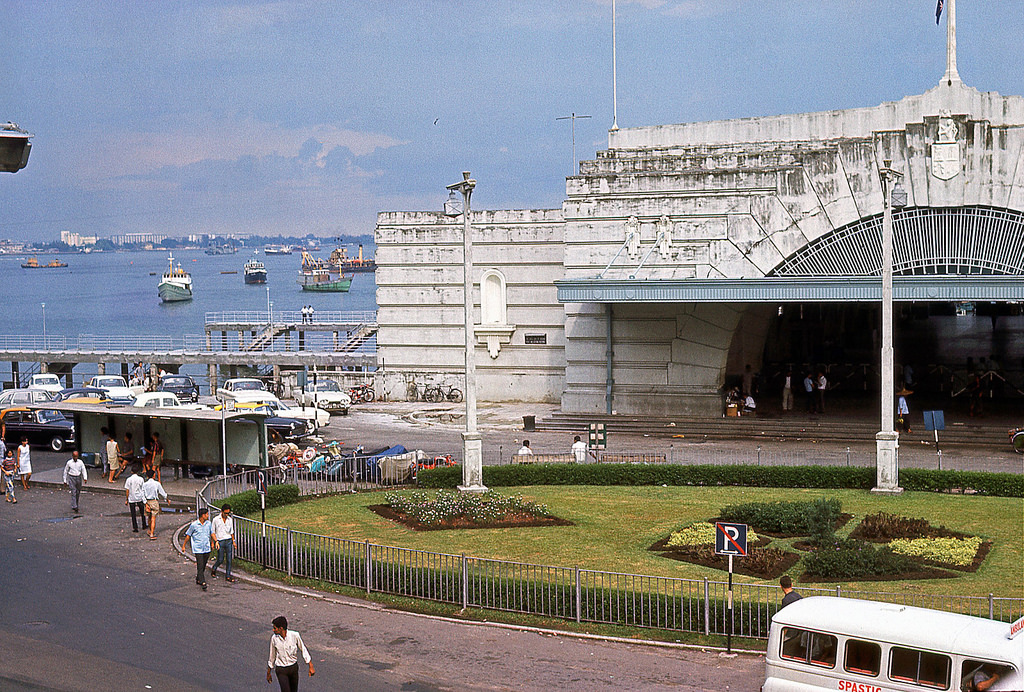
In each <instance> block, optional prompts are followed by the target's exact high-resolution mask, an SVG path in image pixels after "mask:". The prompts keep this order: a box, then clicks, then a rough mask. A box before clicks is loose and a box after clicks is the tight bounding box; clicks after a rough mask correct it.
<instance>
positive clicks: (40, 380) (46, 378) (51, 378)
mask: <svg viewBox="0 0 1024 692" xmlns="http://www.w3.org/2000/svg"><path fill="white" fill-rule="evenodd" d="M35 383H36V384H58V385H59V384H60V380H58V379H57V376H56V375H36V376H35Z"/></svg>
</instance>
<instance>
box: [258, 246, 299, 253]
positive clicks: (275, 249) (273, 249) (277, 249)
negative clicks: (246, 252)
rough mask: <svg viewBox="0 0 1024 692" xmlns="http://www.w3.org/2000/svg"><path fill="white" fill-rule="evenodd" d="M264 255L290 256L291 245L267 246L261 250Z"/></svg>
mask: <svg viewBox="0 0 1024 692" xmlns="http://www.w3.org/2000/svg"><path fill="white" fill-rule="evenodd" d="M263 254H264V255H290V254H292V247H291V245H268V246H266V247H265V248H263Z"/></svg>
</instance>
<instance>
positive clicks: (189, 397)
mask: <svg viewBox="0 0 1024 692" xmlns="http://www.w3.org/2000/svg"><path fill="white" fill-rule="evenodd" d="M156 391H158V392H171V393H173V394H174V395H175V396H177V397H178V399H179V400H180V401H191V402H192V403H193V404H194V403H196V402H198V401H199V385H197V384H196V381H195V380H193V379H192V378H191V377H190V376H188V375H164V376H163V377H161V378H160V384H158V385H157V388H156Z"/></svg>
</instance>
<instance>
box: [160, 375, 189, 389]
mask: <svg viewBox="0 0 1024 692" xmlns="http://www.w3.org/2000/svg"><path fill="white" fill-rule="evenodd" d="M164 384H165V385H172V386H175V387H182V386H190V385H191V384H192V381H191V380H189V379H188V378H187V377H165V378H164Z"/></svg>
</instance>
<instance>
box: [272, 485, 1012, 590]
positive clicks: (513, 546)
mask: <svg viewBox="0 0 1024 692" xmlns="http://www.w3.org/2000/svg"><path fill="white" fill-rule="evenodd" d="M499 491H500V492H502V493H503V494H504V493H511V492H521V493H522V494H523V496H524V497H525V498H526V499H529V500H535V501H536V502H539V503H543V504H546V505H547V506H548V508H549V509H550V510H551V511H552V512H553V513H554V514H555V515H557V516H559V517H561V518H563V519H568V520H570V521H572V522H574V523H575V526H550V527H541V528H517V529H472V530H462V531H424V532H419V531H413V530H411V529H407V528H405V527H403V526H400V525H398V524H394V523H392V522H390V521H388V520H385V519H383V518H381V517H379V516H377V515H376V514H374V513H373V512H371V511H370V510H368V509H366V507H367V506H368V505H373V504H381V503H383V500H384V498H383V494H382V493H364V494H357V495H344V496H337V497H328V498H321V499H317V500H311V501H308V502H301V503H298V504H295V505H289V506H286V507H280V508H276V509H273V510H267V521H268V522H269V523H272V524H277V525H279V526H288V527H291V528H292V529H295V530H300V531H308V532H312V533H319V534H323V535H328V536H337V537H339V538H347V539H352V540H358V541H363V540H369V541H370V542H371V543H376V544H381V545H390V546H400V547H406V548H416V549H421V550H428V551H434V552H443V553H454V554H462V553H464V554H466V555H470V556H474V557H486V558H495V559H503V560H513V561H520V562H528V563H535V564H546V565H557V566H565V567H571V566H575V565H578V566H579V567H583V568H588V569H595V570H605V571H612V572H630V573H634V574H649V575H659V576H670V577H681V578H689V579H699V578H702V577H708V578H710V579H712V580H722V579H725V578H726V573H725V572H721V571H718V570H713V569H709V568H705V567H700V566H697V565H691V564H689V563H685V562H677V561H674V560H669V559H666V558H663V557H660V556H659V555H658V554H657V553H653V552H650V551H648V550H647V547H648V546H650V545H651V544H652V543H654V542H655V541H657V540H659V539H661V538H663V537H664V536H666V535H667V534H668V533H670V532H671V531H673V530H674V529H677V528H681V527H683V526H686V525H687V524H690V523H692V522H695V521H701V520H705V519H709V518H713V517H716V516H718V514H719V511H720V510H721V508H722V507H725V506H726V505H730V504H738V503H743V502H773V501H779V500H813V499H816V498H819V497H826V498H831V497H835V498H838V499H839V500H840V501H841V502H842V504H843V511H844V512H848V513H851V514H853V515H854V518H853V520H852V521H851V522H850V523H848V524H847V525H846V526H845V527H844V528H843V529H842V530H841V531H840V532H839V533H840V535H846V534H848V533H849V532H850V531H852V530H853V528H854V527H855V526H856V525H857V524H858V523H859V521H860V519H862V518H863V517H864V515H865V514H871V513H874V512H879V511H885V512H890V513H894V514H900V515H903V516H907V517H914V518H924V519H927V520H928V521H930V522H931V523H932V524H933V525H934V526H939V525H943V526H945V527H946V528H948V529H952V530H955V531H962V532H965V533H969V534H973V535H977V536H981V537H983V538H985V539H986V540H991V541H993V547H992V551H991V552H990V553H989V555H988V558H987V559H986V560H985V563H984V564H983V565H982V566H981V569H979V570H978V572H976V573H973V574H972V573H964V574H962V576H960V577H958V578H955V579H932V580H921V581H905V582H841V583H840V584H841V586H843V588H849V589H857V590H865V591H894V590H897V589H898V590H900V591H901V592H916V593H933V594H959V595H973V596H987V595H988V594H989V593H993V594H995V595H997V596H1016V597H1024V567H1022V565H1024V500H1021V499H1020V498H988V497H963V496H951V495H939V494H936V493H923V492H916V493H909V492H908V493H904V494H903V495H900V496H897V497H881V496H875V495H871V494H869V493H867V492H864V491H861V490H789V489H773V488H734V487H728V488H685V487H669V488H662V487H649V486H645V487H619V486H615V487H596V486H530V487H523V488H516V489H507V488H501V489H499ZM795 540H796V539H777V540H775V541H774V542H773V543H772V545H773V546H776V547H788V545H789V544H791V543H793V542H794V541H795ZM802 571H803V570H802V567H801V565H800V563H798V564H797V566H796V567H794V568H793V569H792V570H791V572H790V574H792V575H793V576H794V578H795V577H796V576H797V575H799V574H800V573H801V572H802ZM736 579H737V580H738V581H743V582H751V583H757V580H755V579H751V578H748V577H743V576H737V577H736ZM833 585H834V584H833ZM813 586H829V585H828V584H814V585H813Z"/></svg>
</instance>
